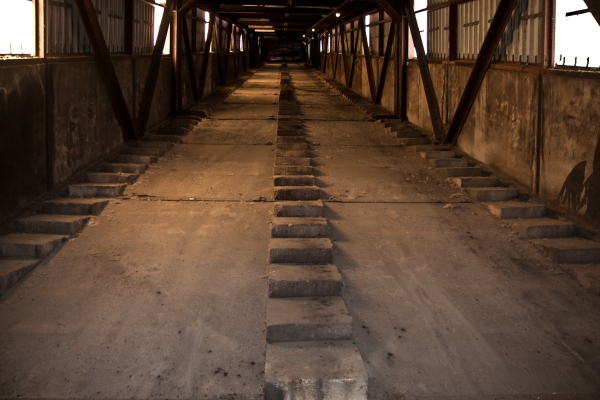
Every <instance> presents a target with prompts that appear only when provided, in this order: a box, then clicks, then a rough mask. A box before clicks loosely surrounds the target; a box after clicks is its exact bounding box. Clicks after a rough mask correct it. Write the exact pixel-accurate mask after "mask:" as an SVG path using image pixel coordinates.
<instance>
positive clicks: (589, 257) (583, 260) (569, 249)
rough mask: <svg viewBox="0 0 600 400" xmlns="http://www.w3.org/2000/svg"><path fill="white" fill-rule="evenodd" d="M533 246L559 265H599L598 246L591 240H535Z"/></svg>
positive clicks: (599, 252) (599, 254)
mask: <svg viewBox="0 0 600 400" xmlns="http://www.w3.org/2000/svg"><path fill="white" fill-rule="evenodd" d="M533 244H534V245H535V246H536V247H537V248H538V249H540V250H541V251H542V252H543V253H544V254H546V255H547V256H549V257H550V258H551V259H552V260H554V261H556V262H557V263H559V264H598V263H600V244H598V243H596V242H592V241H591V240H585V239H579V238H573V239H536V240H534V241H533Z"/></svg>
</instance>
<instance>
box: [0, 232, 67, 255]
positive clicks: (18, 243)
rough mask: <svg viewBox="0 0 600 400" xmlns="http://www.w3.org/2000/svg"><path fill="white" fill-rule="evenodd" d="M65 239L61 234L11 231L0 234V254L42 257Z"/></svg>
mask: <svg viewBox="0 0 600 400" xmlns="http://www.w3.org/2000/svg"><path fill="white" fill-rule="evenodd" d="M67 239H68V236H63V235H42V234H30V233H11V234H9V235H5V236H0V256H2V257H19V258H30V259H31V258H44V257H46V256H47V255H48V254H50V253H51V252H52V251H53V250H54V249H55V248H56V247H57V246H58V245H60V243H62V242H64V241H65V240H67Z"/></svg>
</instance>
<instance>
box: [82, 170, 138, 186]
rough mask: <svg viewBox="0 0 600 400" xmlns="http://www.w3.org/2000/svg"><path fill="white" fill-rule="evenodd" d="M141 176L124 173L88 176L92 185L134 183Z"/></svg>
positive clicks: (96, 173)
mask: <svg viewBox="0 0 600 400" xmlns="http://www.w3.org/2000/svg"><path fill="white" fill-rule="evenodd" d="M139 176H140V174H128V173H123V172H91V173H89V174H88V175H87V177H88V180H89V181H90V182H92V183H133V182H135V181H136V180H137V178H138V177H139Z"/></svg>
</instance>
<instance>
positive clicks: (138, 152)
mask: <svg viewBox="0 0 600 400" xmlns="http://www.w3.org/2000/svg"><path fill="white" fill-rule="evenodd" d="M166 152H167V150H165V149H154V148H151V147H128V148H126V149H125V150H123V153H122V154H123V155H128V156H155V157H160V156H162V155H163V154H165V153H166Z"/></svg>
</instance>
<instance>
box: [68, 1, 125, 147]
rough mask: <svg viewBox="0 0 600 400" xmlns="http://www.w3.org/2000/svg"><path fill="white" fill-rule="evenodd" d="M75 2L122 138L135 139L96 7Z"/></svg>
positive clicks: (87, 3) (90, 3)
mask: <svg viewBox="0 0 600 400" xmlns="http://www.w3.org/2000/svg"><path fill="white" fill-rule="evenodd" d="M75 4H76V5H77V9H78V11H79V16H80V18H81V22H82V24H83V27H84V28H85V32H86V34H87V36H88V39H89V41H90V46H91V47H92V50H93V52H94V57H95V58H96V62H97V63H98V70H99V72H100V76H101V77H102V80H103V81H104V84H105V86H106V91H107V92H108V97H109V98H110V101H111V103H112V106H113V109H114V110H115V115H116V117H117V120H118V121H119V125H120V126H121V131H122V133H123V140H124V141H128V140H135V139H137V135H136V132H135V127H134V125H133V120H132V119H131V114H130V113H129V109H128V108H127V102H126V101H125V97H124V96H123V91H122V90H121V85H120V83H119V79H118V78H117V73H116V72H115V67H114V65H113V63H112V60H111V59H110V54H109V53H108V49H107V47H106V41H105V40H104V35H103V34H102V29H101V28H100V22H98V17H97V15H96V9H95V8H94V5H93V4H92V2H91V0H76V1H75Z"/></svg>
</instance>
